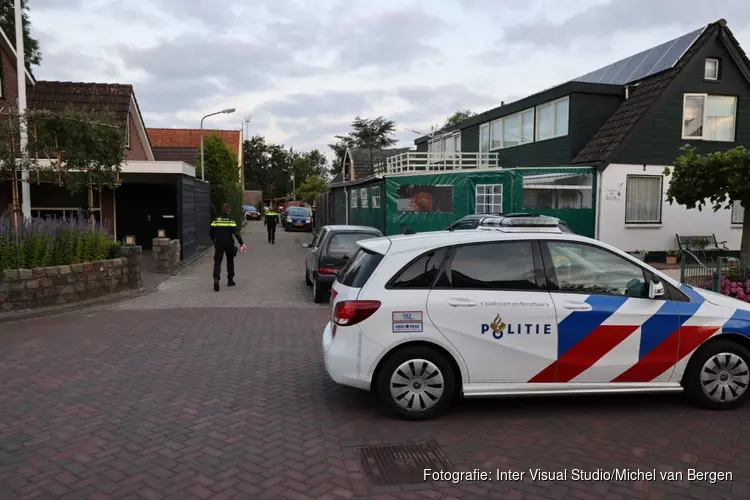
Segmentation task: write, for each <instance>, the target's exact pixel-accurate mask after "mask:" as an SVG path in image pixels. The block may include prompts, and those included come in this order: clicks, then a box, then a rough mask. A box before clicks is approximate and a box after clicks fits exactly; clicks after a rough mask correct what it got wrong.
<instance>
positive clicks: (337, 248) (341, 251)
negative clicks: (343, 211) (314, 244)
mask: <svg viewBox="0 0 750 500" xmlns="http://www.w3.org/2000/svg"><path fill="white" fill-rule="evenodd" d="M378 237H380V235H379V234H375V233H339V234H334V235H333V236H332V237H331V241H330V242H329V243H328V256H329V257H334V258H337V259H341V258H344V257H351V256H352V255H354V253H355V252H356V251H357V249H358V248H359V245H357V242H358V241H361V240H366V239H368V238H378Z"/></svg>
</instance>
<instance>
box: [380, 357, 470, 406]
mask: <svg viewBox="0 0 750 500" xmlns="http://www.w3.org/2000/svg"><path fill="white" fill-rule="evenodd" d="M455 387H456V385H455V377H454V374H453V369H452V368H451V365H450V363H448V361H447V360H446V359H445V358H444V357H443V356H442V355H440V353H438V352H437V351H435V350H433V349H430V348H428V347H407V348H405V349H402V350H399V351H396V352H395V353H394V354H393V355H391V357H389V358H388V359H387V360H386V361H385V363H384V364H383V366H382V369H381V370H380V372H379V373H378V380H377V390H378V395H379V396H380V400H381V401H382V403H383V404H384V405H385V406H386V408H388V409H389V410H390V411H391V412H394V413H396V414H398V415H400V416H402V417H406V418H409V419H413V420H417V419H428V418H433V417H435V416H437V415H439V414H440V413H443V412H444V411H445V410H446V409H447V408H448V406H449V405H450V403H451V400H452V399H453V395H454V391H455Z"/></svg>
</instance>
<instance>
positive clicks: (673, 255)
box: [667, 250, 677, 264]
mask: <svg viewBox="0 0 750 500" xmlns="http://www.w3.org/2000/svg"><path fill="white" fill-rule="evenodd" d="M667 264H677V250H667Z"/></svg>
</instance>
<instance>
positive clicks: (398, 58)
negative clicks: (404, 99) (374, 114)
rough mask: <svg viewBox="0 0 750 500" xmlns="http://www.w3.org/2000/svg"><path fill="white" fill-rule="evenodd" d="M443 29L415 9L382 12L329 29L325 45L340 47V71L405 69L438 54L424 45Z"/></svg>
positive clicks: (439, 21) (445, 26)
mask: <svg viewBox="0 0 750 500" xmlns="http://www.w3.org/2000/svg"><path fill="white" fill-rule="evenodd" d="M446 28H447V24H446V23H445V22H444V21H443V20H442V19H440V18H438V17H435V16H433V15H431V14H428V13H426V12H424V11H422V10H419V9H410V10H400V11H389V12H383V13H380V14H377V15H375V16H373V15H372V14H369V15H368V19H350V20H348V22H344V23H341V24H340V25H338V26H336V27H333V28H332V29H331V30H330V31H329V32H328V34H329V35H331V38H330V40H329V43H330V44H331V45H332V46H336V45H338V46H339V47H340V49H339V52H338V61H339V64H340V66H342V67H344V68H349V69H353V68H361V67H366V66H380V67H388V68H398V69H399V70H401V71H403V70H404V69H407V67H408V65H409V63H410V62H414V61H416V60H419V59H429V58H431V57H435V56H437V55H440V54H441V51H440V50H439V49H436V48H435V47H432V46H430V45H428V44H427V43H426V40H429V39H431V38H434V37H436V36H437V35H439V34H440V33H441V31H443V30H445V29H446Z"/></svg>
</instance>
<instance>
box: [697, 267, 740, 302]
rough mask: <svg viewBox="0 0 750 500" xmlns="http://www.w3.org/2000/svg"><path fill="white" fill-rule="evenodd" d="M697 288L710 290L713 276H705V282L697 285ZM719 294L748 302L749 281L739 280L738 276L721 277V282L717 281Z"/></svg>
mask: <svg viewBox="0 0 750 500" xmlns="http://www.w3.org/2000/svg"><path fill="white" fill-rule="evenodd" d="M697 286H698V287H699V288H704V289H706V290H712V289H713V276H712V275H710V274H709V275H707V276H706V280H705V281H703V282H701V283H698V285H697ZM719 293H721V294H722V295H727V296H729V297H732V298H735V299H737V300H741V301H743V302H750V280H743V279H739V277H738V276H732V275H729V276H727V275H723V276H722V277H721V280H719Z"/></svg>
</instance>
